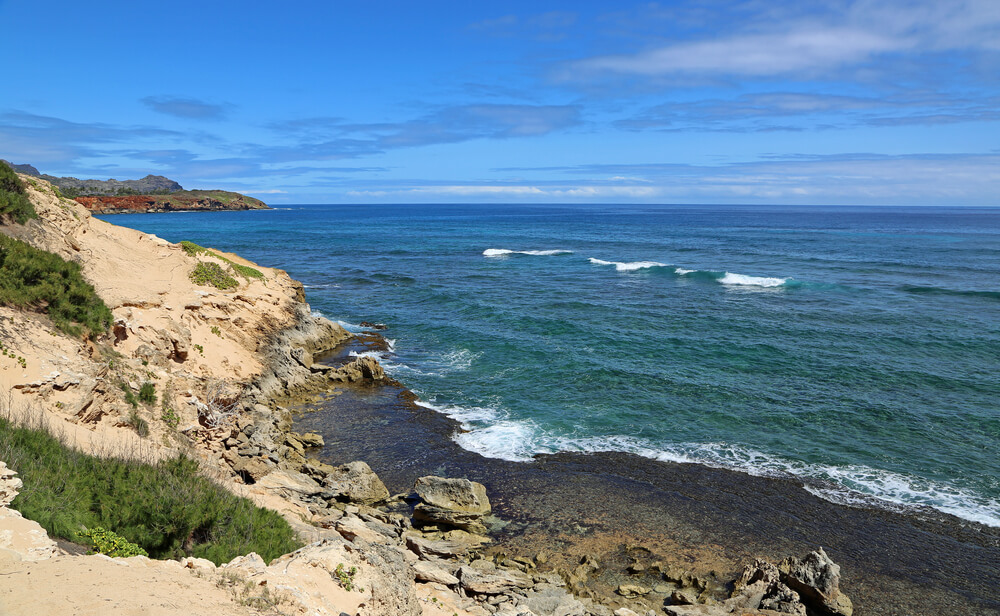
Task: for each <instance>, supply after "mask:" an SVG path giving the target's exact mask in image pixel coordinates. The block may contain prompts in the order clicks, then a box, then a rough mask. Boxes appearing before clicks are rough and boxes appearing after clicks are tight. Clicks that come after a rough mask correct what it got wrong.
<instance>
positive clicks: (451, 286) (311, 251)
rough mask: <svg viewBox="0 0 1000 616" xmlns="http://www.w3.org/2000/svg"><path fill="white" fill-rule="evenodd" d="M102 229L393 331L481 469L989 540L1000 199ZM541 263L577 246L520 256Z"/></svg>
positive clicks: (141, 218)
mask: <svg viewBox="0 0 1000 616" xmlns="http://www.w3.org/2000/svg"><path fill="white" fill-rule="evenodd" d="M104 218H105V219H107V220H110V221H111V222H114V223H115V224H119V225H125V226H130V227H134V228H137V229H140V230H142V231H147V232H150V233H155V234H157V235H159V236H160V237H163V238H165V239H168V240H171V241H180V240H182V239H188V240H191V241H194V242H196V243H198V244H202V245H206V246H212V247H216V248H219V249H222V250H226V251H232V252H237V253H239V254H241V255H242V256H244V257H246V258H249V259H250V260H253V261H256V262H258V263H260V264H262V265H267V266H273V267H279V268H282V269H285V270H287V271H288V272H289V273H290V274H291V275H292V276H293V277H294V278H297V279H299V280H301V281H303V282H304V283H305V284H306V293H307V298H308V301H309V302H310V303H311V305H312V306H313V308H314V309H315V310H318V311H320V312H322V313H323V314H324V315H326V316H328V317H330V318H331V319H334V320H340V321H343V322H344V323H347V324H352V323H358V322H360V321H363V320H365V321H376V322H383V323H386V324H388V325H389V326H390V329H389V330H388V331H387V332H385V333H386V335H387V337H388V338H390V339H393V340H394V341H395V342H394V352H393V353H391V354H387V355H386V356H384V357H383V364H384V365H385V366H386V367H387V369H388V371H389V372H390V373H391V374H393V375H394V376H396V377H397V378H398V379H400V380H401V381H403V382H404V383H405V384H406V385H408V386H409V387H410V388H411V389H413V390H414V391H415V392H417V393H418V394H419V395H420V397H421V399H422V400H423V401H424V403H426V404H428V405H431V406H433V407H434V408H436V409H438V410H440V411H442V412H444V413H448V414H449V415H452V416H454V417H456V418H457V419H459V420H460V421H462V422H463V423H465V424H466V427H467V428H468V429H469V431H468V432H465V433H462V434H460V435H457V436H456V439H457V441H458V442H459V443H460V444H461V445H462V446H464V447H466V448H469V449H473V450H476V451H479V452H481V453H483V454H485V455H489V456H497V457H503V458H508V459H517V460H528V459H530V457H531V456H532V454H535V453H538V452H553V451H560V450H573V451H578V450H583V451H589V450H601V449H615V450H624V451H630V452H634V453H637V454H640V455H645V456H649V457H654V458H659V459H664V460H674V461H691V462H700V463H704V464H711V465H718V466H725V467H729V468H736V469H742V470H745V471H747V472H752V473H792V474H795V475H798V476H801V477H804V478H807V479H812V480H819V481H817V482H813V483H812V484H811V487H810V488H809V489H810V490H812V491H814V492H815V493H819V494H820V495H822V496H824V497H827V498H829V499H831V500H836V501H839V502H843V501H849V500H864V498H865V496H866V495H867V496H878V497H880V498H881V499H885V500H886V501H889V502H895V503H911V504H924V505H930V506H933V507H936V508H938V509H940V510H942V511H946V512H949V513H953V514H956V515H958V516H961V517H964V518H967V519H971V520H978V521H981V522H984V523H987V524H990V525H994V526H1000V456H998V449H1000V209H971V208H859V207H855V208H848V207H841V208H827V207H809V208H790V207H759V206H754V207H750V206H747V207H737V206H635V205H622V206H611V205H600V206H597V205H587V206H555V205H551V206H525V205H518V206H503V205H476V206H462V205H433V206H428V205H420V206H416V205H411V206H378V207H375V206H297V207H296V206H293V207H290V208H288V209H279V210H275V211H264V212H222V213H176V214H138V215H119V216H108V217H104ZM504 251H525V252H510V253H508V252H504ZM549 251H572V252H559V253H555V254H525V253H526V252H528V253H530V252H546V253H548V252H549ZM484 252H485V254H484Z"/></svg>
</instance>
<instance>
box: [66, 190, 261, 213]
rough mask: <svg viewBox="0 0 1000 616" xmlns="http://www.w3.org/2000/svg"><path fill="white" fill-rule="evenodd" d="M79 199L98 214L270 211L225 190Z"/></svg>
mask: <svg viewBox="0 0 1000 616" xmlns="http://www.w3.org/2000/svg"><path fill="white" fill-rule="evenodd" d="M75 199H76V201H77V203H79V204H80V205H82V206H84V207H85V208H87V209H88V210H90V211H91V212H93V213H95V214H142V213H155V212H180V211H189V212H215V211H221V210H267V209H270V208H269V207H268V206H267V204H265V203H264V202H263V201H261V200H259V199H254V198H253V197H248V196H246V195H241V194H239V193H234V192H228V191H224V190H180V191H177V192H173V193H170V194H166V195H123V196H87V197H75Z"/></svg>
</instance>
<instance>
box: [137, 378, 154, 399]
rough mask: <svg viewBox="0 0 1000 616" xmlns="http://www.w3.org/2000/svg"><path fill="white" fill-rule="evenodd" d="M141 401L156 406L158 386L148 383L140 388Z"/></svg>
mask: <svg viewBox="0 0 1000 616" xmlns="http://www.w3.org/2000/svg"><path fill="white" fill-rule="evenodd" d="M139 401H140V402H144V403H146V404H156V385H155V384H153V383H151V382H150V381H146V382H145V383H143V384H142V386H141V387H140V388H139Z"/></svg>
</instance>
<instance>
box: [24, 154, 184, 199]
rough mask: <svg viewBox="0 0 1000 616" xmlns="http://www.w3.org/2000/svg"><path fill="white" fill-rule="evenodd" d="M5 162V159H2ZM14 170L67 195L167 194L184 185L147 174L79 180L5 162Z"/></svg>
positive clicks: (30, 166)
mask: <svg viewBox="0 0 1000 616" xmlns="http://www.w3.org/2000/svg"><path fill="white" fill-rule="evenodd" d="M4 162H6V161H4ZM7 164H8V165H10V166H11V167H12V168H13V169H14V171H17V172H18V173H23V174H25V175H31V176H34V177H37V178H42V179H43V180H45V181H47V182H51V183H52V184H54V185H55V186H58V187H59V190H60V191H61V192H62V193H63V194H64V195H66V196H67V197H79V196H119V197H120V196H125V195H169V194H170V193H172V192H177V191H178V190H184V187H183V186H181V185H180V184H178V183H177V182H175V181H174V180H171V179H170V178H166V177H163V176H162V175H147V176H146V177H144V178H142V179H141V180H116V179H114V178H111V179H110V180H80V179H77V178H74V177H56V176H54V175H49V174H47V173H40V172H39V171H38V169H36V168H35V167H34V166H33V165H15V164H13V163H7Z"/></svg>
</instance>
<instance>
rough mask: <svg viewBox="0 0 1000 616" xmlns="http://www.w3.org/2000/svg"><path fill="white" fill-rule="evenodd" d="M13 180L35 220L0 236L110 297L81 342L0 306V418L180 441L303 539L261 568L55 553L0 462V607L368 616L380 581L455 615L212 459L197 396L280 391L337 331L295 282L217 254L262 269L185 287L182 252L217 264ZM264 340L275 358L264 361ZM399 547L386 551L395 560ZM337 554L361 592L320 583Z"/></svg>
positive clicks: (412, 600) (128, 443)
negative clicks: (152, 387)
mask: <svg viewBox="0 0 1000 616" xmlns="http://www.w3.org/2000/svg"><path fill="white" fill-rule="evenodd" d="M21 177H22V180H24V181H25V183H26V184H27V185H28V192H29V197H30V199H31V201H32V202H33V203H34V204H35V207H36V210H37V211H38V214H39V219H38V220H33V221H29V223H28V224H26V225H23V226H22V225H8V226H0V233H4V234H7V235H10V236H13V237H16V238H18V239H20V240H22V241H25V242H27V243H29V244H31V245H32V246H35V247H37V248H40V249H43V250H47V251H50V252H53V253H56V254H59V255H60V256H62V257H63V258H65V259H67V260H74V261H77V262H79V263H80V264H81V267H82V272H83V275H84V277H85V278H86V279H87V280H88V281H89V282H90V283H91V284H93V286H94V288H95V289H96V291H97V293H98V294H99V295H100V296H101V297H102V298H103V299H104V300H105V302H106V303H107V304H108V307H109V308H111V310H112V312H113V315H114V319H115V325H114V328H113V331H112V332H109V333H108V334H105V335H104V336H101V337H100V338H98V339H97V340H96V341H94V342H88V341H84V340H81V339H77V338H73V337H69V336H66V335H64V334H62V333H60V332H58V331H56V330H55V329H54V328H53V327H52V324H51V322H50V321H49V320H48V319H47V317H45V316H44V315H43V314H40V313H36V312H28V311H23V310H18V309H14V308H11V307H4V306H0V342H3V343H4V345H5V346H6V347H7V348H9V349H11V350H13V351H14V352H15V354H16V355H18V356H21V357H24V358H25V362H26V365H25V366H23V367H22V366H21V365H20V364H18V363H17V361H15V360H14V359H11V358H8V357H0V415H3V416H6V417H9V418H12V419H14V420H15V421H17V422H19V423H29V424H32V425H36V426H44V427H46V428H47V429H48V430H50V431H51V432H53V433H54V434H56V435H57V436H59V437H60V438H61V439H62V440H63V441H64V442H66V443H68V444H70V445H72V446H75V447H78V448H80V449H82V450H84V451H87V452H89V453H92V454H95V455H101V456H117V457H132V458H141V459H146V460H155V459H157V458H160V457H163V456H169V455H173V454H174V453H176V452H177V451H178V450H184V451H185V452H186V453H187V454H188V455H194V456H197V457H199V458H200V459H201V461H202V463H203V468H205V469H206V470H207V471H208V472H214V473H215V474H216V475H217V478H218V479H219V480H220V482H221V483H223V484H224V485H226V486H227V487H228V488H229V489H231V490H233V491H234V492H237V493H240V494H242V495H246V496H248V497H250V498H252V499H253V500H255V501H256V502H258V504H261V505H263V506H267V507H270V508H272V509H274V510H276V511H279V512H280V513H282V514H283V515H284V516H285V517H286V519H288V520H289V522H290V523H291V524H292V525H293V527H294V528H296V530H297V531H298V532H299V533H300V536H301V537H302V538H303V539H305V540H307V541H314V542H316V543H312V544H310V545H309V546H307V547H306V548H303V550H300V551H298V552H295V553H292V554H290V555H286V556H283V557H281V558H280V559H278V560H276V561H275V562H273V563H271V564H270V565H268V564H266V563H263V561H261V560H260V558H259V557H256V555H253V554H251V555H249V556H245V557H240V558H238V559H236V560H235V561H234V562H232V563H230V564H229V565H227V566H225V567H222V568H216V567H215V566H213V565H212V564H211V563H209V562H207V561H199V560H189V561H188V562H186V563H183V564H182V563H179V562H176V561H155V560H150V559H147V558H144V557H135V558H130V559H110V558H107V557H105V556H100V555H94V556H74V555H69V554H65V553H62V552H61V551H60V550H58V549H57V548H56V547H55V545H54V544H53V543H52V542H51V540H50V539H49V538H48V536H47V535H46V534H45V532H44V530H43V529H41V527H40V526H38V525H37V524H36V523H35V522H32V521H30V520H26V519H24V518H23V517H21V516H20V514H19V513H17V512H16V511H13V510H11V509H8V508H7V507H6V503H7V502H9V500H10V499H12V498H13V495H12V493H11V491H13V493H16V489H17V487H19V482H16V480H14V479H12V478H11V477H6V478H5V477H4V475H5V473H0V495H3V494H6V496H7V497H6V498H5V499H0V616H7V615H12V616H21V615H31V616H47V615H49V614H52V615H56V614H58V615H68V614H74V615H75V614H80V615H84V614H86V615H106V614H107V615H139V614H143V615H146V614H154V615H181V614H184V615H188V614H219V615H229V614H233V615H236V614H263V613H280V614H310V615H313V614H315V615H317V616H322V615H325V614H330V615H333V616H339V615H340V614H341V613H342V612H346V613H349V614H367V615H370V616H373V615H374V614H379V613H384V608H383V607H380V606H384V605H386V604H385V601H386V600H387V599H386V598H385V597H386V592H388V591H392V592H396V593H397V594H399V596H400V597H401V599H400V601H402V603H400V605H404V604H405V605H407V606H409V608H410V613H412V612H413V609H416V611H417V613H423V614H426V615H428V616H445V615H450V614H459V615H460V616H466V615H467V614H469V613H470V612H467V611H466V610H465V609H462V607H461V606H460V605H459V602H460V598H459V597H458V596H457V595H456V594H455V593H453V592H451V591H449V590H448V589H447V588H446V587H443V586H436V585H432V584H421V585H419V587H416V586H415V585H414V581H413V577H412V571H411V570H409V569H408V566H404V567H403V569H399V568H398V567H397V569H396V570H395V572H394V571H392V570H388V569H379V568H378V567H374V566H373V565H372V564H371V563H370V562H369V560H366V559H371V558H372V554H374V553H376V552H377V550H376V551H375V552H373V551H372V550H373V549H374V548H370V547H365V546H364V545H363V543H359V542H358V541H359V540H355V541H354V542H352V541H349V540H347V539H345V538H344V537H343V536H341V535H340V534H338V533H337V532H335V531H331V530H323V529H319V528H317V527H315V526H312V525H310V524H309V523H308V521H309V520H310V519H312V518H314V517H315V516H314V515H313V514H312V513H310V511H309V510H308V509H306V508H305V507H304V506H303V505H302V504H301V503H298V502H295V501H294V500H291V499H286V498H283V497H282V496H281V495H280V493H276V492H275V491H266V490H264V489H261V488H260V487H259V486H244V485H241V484H242V482H241V481H240V479H239V478H238V477H236V476H235V475H234V473H233V471H232V469H231V468H230V467H229V466H228V465H227V464H226V462H225V461H224V459H223V456H222V455H221V454H222V452H223V451H224V447H223V446H222V444H221V443H220V439H225V438H227V437H228V434H229V433H228V432H221V431H219V430H213V429H211V428H210V426H206V425H205V421H204V413H205V412H206V409H207V408H208V409H210V408H212V407H211V405H212V402H213V398H220V397H225V396H230V397H232V396H235V395H237V394H239V392H240V391H253V392H254V393H255V394H256V395H257V398H255V399H258V400H260V399H265V398H266V397H267V396H268V395H280V394H282V393H288V392H289V391H290V389H291V386H292V381H293V380H294V379H299V380H301V379H303V378H308V377H309V373H310V371H309V369H308V366H306V365H305V364H308V363H311V362H309V361H308V358H309V357H311V353H312V352H314V351H317V350H321V349H322V348H325V347H323V346H322V345H324V344H325V345H333V344H336V343H337V342H339V341H342V340H343V339H345V338H346V337H347V336H348V334H347V333H346V332H345V331H344V330H343V329H342V328H340V327H339V326H337V325H334V324H332V323H330V322H329V321H327V320H326V319H322V318H316V317H311V316H310V311H309V309H308V305H306V304H304V295H303V292H302V286H301V284H299V283H298V282H296V281H293V280H292V279H291V278H289V276H288V275H287V274H286V273H285V272H283V271H280V270H275V269H270V268H266V267H260V266H257V265H255V264H252V263H249V262H247V261H245V260H243V259H241V258H240V257H238V256H236V255H232V254H223V256H224V257H226V258H228V259H229V260H231V261H233V262H236V263H240V264H244V265H249V266H252V267H254V268H256V269H258V270H259V271H260V272H262V273H263V274H264V277H263V279H260V280H257V279H242V278H241V279H239V282H240V285H239V287H238V288H237V289H234V290H230V291H220V290H218V289H215V288H214V287H208V286H200V285H197V284H195V283H193V282H192V281H191V280H190V278H189V273H190V272H191V271H192V270H193V269H194V268H195V266H196V265H197V263H198V262H199V261H205V262H212V261H214V262H217V263H218V262H219V260H217V259H215V258H213V257H212V256H208V255H204V254H202V255H198V256H196V257H192V256H190V255H188V254H186V253H185V252H184V251H183V249H182V248H181V247H180V246H179V245H176V244H171V243H169V242H166V241H164V240H162V239H159V238H157V237H155V236H152V235H147V234H144V233H140V232H138V231H134V230H131V229H125V228H122V227H116V226H114V225H111V224H108V223H105V222H103V221H100V220H97V219H95V218H93V217H92V216H91V215H90V213H89V212H88V211H87V210H86V209H85V208H83V207H82V206H80V205H79V204H77V203H75V202H74V201H70V200H67V199H62V198H59V197H58V196H56V194H55V193H54V192H53V191H52V189H51V187H50V186H49V185H48V184H47V183H46V182H44V181H41V180H38V179H31V178H28V177H27V176H21ZM219 254H222V253H219ZM279 334H280V336H279ZM282 336H283V337H284V338H281V337H282ZM279 339H280V340H283V341H284V342H282V343H280V344H278V348H279V351H280V354H283V357H278V360H277V361H276V360H275V358H274V357H273V354H274V352H275V351H274V348H275V344H277V343H275V340H279ZM297 349H300V350H301V352H299V351H297ZM297 352H298V353H299V354H298V355H296V353H297ZM303 352H304V355H303ZM296 357H298V358H300V359H299V360H298V361H299V362H300V363H299V364H296ZM303 357H304V358H305V361H304V362H303V359H301V358H303ZM282 361H284V362H285V363H284V364H282V363H281V362H282ZM276 364H278V365H279V367H280V371H281V374H280V375H278V376H276V374H277V373H276V372H275V371H276V368H275V365H276ZM281 366H283V367H281ZM289 366H291V367H289ZM296 370H297V371H298V372H296ZM262 375H263V376H262ZM290 375H291V376H290ZM146 381H149V382H153V383H155V384H156V392H157V396H158V398H157V403H156V404H155V405H149V406H147V405H139V407H138V413H139V414H140V416H142V418H143V419H145V420H146V421H147V422H148V424H149V428H150V434H149V436H147V437H145V438H140V437H139V436H138V435H137V433H136V431H135V429H134V427H133V426H130V425H129V423H128V416H129V414H130V413H131V412H132V410H133V407H132V406H131V405H129V404H128V403H126V402H125V400H124V394H123V392H122V389H121V386H120V385H121V383H122V382H124V383H126V384H128V385H129V386H131V387H132V388H133V389H137V388H138V387H139V385H141V384H142V383H143V382H146ZM258 406H259V405H258ZM167 409H169V410H170V411H172V412H173V414H175V415H176V416H177V418H178V421H177V424H176V426H170V425H168V424H167V422H165V421H164V419H163V416H164V413H165V411H167ZM0 463H2V461H0ZM0 470H3V465H2V464H0ZM5 491H6V492H5ZM403 551H405V550H403ZM399 554H400V552H399V551H398V550H397V553H396V555H395V556H394V557H393V558H395V559H397V560H398V559H400V558H402V556H400V555H399ZM400 562H402V561H400ZM341 563H345V564H347V565H351V564H352V563H353V564H355V565H356V566H357V567H358V569H359V574H358V580H357V581H358V585H359V586H361V585H365V586H367V587H368V588H367V590H366V591H364V592H360V591H358V590H357V589H355V590H354V591H352V592H348V591H346V590H345V589H344V588H342V587H341V585H340V584H338V583H337V582H336V580H335V576H333V575H332V574H331V572H332V571H333V570H334V568H335V567H336V565H337V564H341ZM401 571H402V572H403V575H400V572H401ZM407 572H408V573H407ZM373 589H375V590H373ZM431 597H433V598H434V600H433V601H432V600H431ZM467 602H468V601H466V603H467ZM472 613H476V614H480V613H481V612H472Z"/></svg>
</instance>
